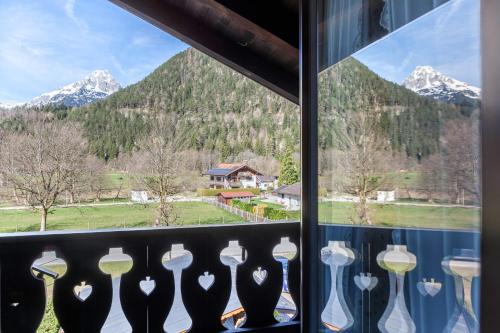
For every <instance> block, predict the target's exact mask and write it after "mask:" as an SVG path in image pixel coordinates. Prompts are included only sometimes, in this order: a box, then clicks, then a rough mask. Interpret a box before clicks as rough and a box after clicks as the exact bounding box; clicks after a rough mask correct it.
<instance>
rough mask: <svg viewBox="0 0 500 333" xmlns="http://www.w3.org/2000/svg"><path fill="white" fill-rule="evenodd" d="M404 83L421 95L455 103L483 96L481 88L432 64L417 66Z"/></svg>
mask: <svg viewBox="0 0 500 333" xmlns="http://www.w3.org/2000/svg"><path fill="white" fill-rule="evenodd" d="M402 85H403V86H405V87H406V88H408V89H410V90H412V91H414V92H416V93H417V94H419V95H422V96H427V97H431V98H435V99H438V100H441V101H443V102H447V103H454V104H462V103H464V102H467V101H470V100H478V99H479V98H480V96H481V89H479V88H477V87H474V86H472V85H470V84H468V83H465V82H462V81H459V80H456V79H453V78H450V77H448V76H446V75H444V74H442V73H440V72H438V71H437V70H435V69H434V68H432V67H431V66H417V67H416V68H415V70H414V71H413V72H412V73H411V74H410V75H409V76H408V77H407V78H406V79H405V80H404V81H403V84H402Z"/></svg>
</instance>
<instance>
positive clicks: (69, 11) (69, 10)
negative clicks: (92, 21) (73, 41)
mask: <svg viewBox="0 0 500 333" xmlns="http://www.w3.org/2000/svg"><path fill="white" fill-rule="evenodd" d="M75 5H76V0H67V1H66V3H65V4H64V12H65V13H66V15H67V16H68V17H69V18H70V19H71V21H73V22H74V23H75V24H76V25H77V26H78V28H80V30H81V31H82V32H84V33H87V32H88V31H89V27H88V25H87V23H86V22H85V21H84V20H82V19H81V18H79V17H77V16H76V14H75Z"/></svg>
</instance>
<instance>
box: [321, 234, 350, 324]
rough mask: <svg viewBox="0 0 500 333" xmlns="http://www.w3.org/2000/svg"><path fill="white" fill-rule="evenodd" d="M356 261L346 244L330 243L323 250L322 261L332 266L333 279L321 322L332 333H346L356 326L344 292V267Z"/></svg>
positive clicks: (331, 274) (331, 275)
mask: <svg viewBox="0 0 500 333" xmlns="http://www.w3.org/2000/svg"><path fill="white" fill-rule="evenodd" d="M354 259H355V255H354V252H353V251H352V250H351V249H350V248H348V247H347V246H346V244H345V242H338V241H330V242H328V246H327V247H324V248H323V249H321V261H322V262H323V263H324V264H325V265H328V266H330V277H331V288H330V297H329V298H328V302H327V303H326V307H325V309H324V310H323V312H322V313H321V321H322V323H323V325H325V327H327V328H328V329H330V330H332V331H336V332H338V331H345V330H347V329H348V328H350V327H351V326H352V325H353V324H354V317H353V316H352V314H351V312H350V310H349V307H348V306H347V303H346V301H345V297H344V290H343V288H344V285H343V275H344V267H346V266H349V265H351V264H352V263H353V262H354Z"/></svg>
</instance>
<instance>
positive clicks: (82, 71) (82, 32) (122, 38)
mask: <svg viewBox="0 0 500 333" xmlns="http://www.w3.org/2000/svg"><path fill="white" fill-rule="evenodd" d="M186 47H187V45H186V44H184V43H182V42H181V41H179V40H177V39H175V38H174V37H172V36H170V35H168V34H167V33H164V32H162V31H161V30H159V29H157V28H155V27H154V26H152V25H151V24H149V23H146V22H144V21H142V20H141V19H139V18H137V17H136V16H134V15H132V14H129V13H128V12H126V11H124V10H123V9H121V8H119V7H117V6H115V5H113V4H112V3H110V2H109V1H105V0H37V1H33V0H0V102H3V103H15V102H25V101H28V100H30V99H31V98H33V97H35V96H37V95H40V94H42V93H44V92H48V91H51V90H54V89H57V88H60V87H62V86H63V85H65V84H68V83H71V82H74V81H76V80H79V79H82V78H83V77H84V76H85V75H87V74H89V73H90V72H92V71H93V70H95V69H108V70H109V71H110V72H111V73H112V74H113V76H114V77H115V78H116V79H117V80H118V81H119V82H120V84H122V85H123V86H126V85H128V84H131V83H134V82H137V81H139V80H140V79H142V78H144V77H145V76H146V75H147V74H148V73H150V72H151V71H152V70H154V69H155V68H156V67H158V65H160V64H161V63H163V62H164V61H165V60H167V59H168V58H170V57H171V56H173V55H174V54H176V53H178V52H180V51H182V50H183V49H185V48H186Z"/></svg>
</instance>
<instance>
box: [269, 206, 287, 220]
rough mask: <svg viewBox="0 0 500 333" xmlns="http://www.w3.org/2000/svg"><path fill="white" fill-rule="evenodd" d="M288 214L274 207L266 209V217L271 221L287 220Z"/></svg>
mask: <svg viewBox="0 0 500 333" xmlns="http://www.w3.org/2000/svg"><path fill="white" fill-rule="evenodd" d="M287 216H288V215H287V213H286V212H285V211H284V210H281V209H276V208H272V207H266V208H264V217H266V218H268V219H270V220H284V219H286V218H287Z"/></svg>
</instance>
